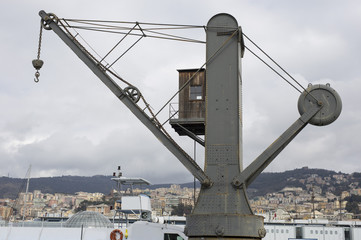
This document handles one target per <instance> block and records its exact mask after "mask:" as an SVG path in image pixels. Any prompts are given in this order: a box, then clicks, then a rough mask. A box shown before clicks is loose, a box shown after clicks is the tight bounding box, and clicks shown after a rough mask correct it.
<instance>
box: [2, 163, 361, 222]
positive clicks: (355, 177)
mask: <svg viewBox="0 0 361 240" xmlns="http://www.w3.org/2000/svg"><path fill="white" fill-rule="evenodd" d="M110 178H111V177H109V176H93V177H71V176H63V177H54V178H41V179H31V180H30V186H31V187H30V188H29V191H28V193H27V194H26V193H25V191H24V188H22V186H21V185H22V184H24V183H25V181H24V179H12V178H6V177H3V178H0V192H1V194H2V195H1V197H0V198H1V199H0V216H1V217H2V218H3V219H10V218H13V219H16V218H18V219H19V218H20V217H21V216H25V217H26V218H28V219H33V218H41V217H45V216H46V217H65V218H67V217H69V216H71V215H72V214H74V213H75V212H77V211H80V210H88V211H98V212H101V213H102V214H104V215H106V216H109V217H111V216H113V214H114V212H113V211H114V208H115V207H116V205H115V202H116V199H117V195H116V191H115V190H114V187H115V184H114V183H112V181H111V180H110ZM59 185H61V186H59ZM19 189H20V190H19ZM21 189H23V190H21ZM7 191H8V192H7ZM198 192H199V188H197V190H196V193H195V192H194V189H193V183H189V184H182V185H179V184H163V185H152V186H146V188H144V187H143V189H140V188H135V189H134V193H135V194H140V193H142V194H146V195H148V196H150V197H151V202H152V210H153V215H156V216H162V215H169V214H172V211H173V213H174V212H177V214H180V212H182V211H179V210H180V209H190V207H191V206H193V205H194V200H195V199H196V198H197V194H198ZM248 192H249V199H250V203H251V206H252V208H253V210H254V212H255V213H258V214H266V216H268V217H269V219H296V218H301V219H305V218H322V219H325V218H326V219H332V220H334V219H340V218H342V219H350V218H358V217H359V214H360V206H361V205H360V204H361V173H352V174H345V173H341V172H339V173H337V172H334V171H328V170H322V169H309V168H307V167H304V168H301V169H295V170H292V171H286V172H282V173H262V174H261V175H260V176H259V178H258V179H257V180H256V181H255V182H254V183H253V184H252V185H251V186H250V188H249V189H248ZM121 194H122V195H127V194H130V189H129V188H123V191H122V193H121ZM10 196H15V197H10ZM189 206H190V207H189ZM174 210H177V211H174Z"/></svg>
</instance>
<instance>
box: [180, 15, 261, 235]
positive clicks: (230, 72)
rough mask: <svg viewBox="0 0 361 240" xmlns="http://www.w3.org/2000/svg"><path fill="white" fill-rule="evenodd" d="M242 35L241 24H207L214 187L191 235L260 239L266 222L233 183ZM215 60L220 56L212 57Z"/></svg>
mask: <svg viewBox="0 0 361 240" xmlns="http://www.w3.org/2000/svg"><path fill="white" fill-rule="evenodd" d="M240 39H242V36H241V32H240V31H239V28H238V23H237V21H236V20H235V19H234V18H233V17H232V16H230V15H228V14H218V15H216V16H214V17H213V18H212V19H210V20H209V22H208V24H207V46H206V57H207V61H208V64H207V70H206V74H207V75H206V79H207V81H206V83H207V86H206V129H205V131H206V132H205V152H206V159H205V172H206V174H207V176H209V177H210V178H211V180H212V182H213V185H212V186H211V187H208V188H204V187H203V188H202V189H201V192H200V194H199V197H198V201H197V204H196V206H195V208H194V211H193V213H192V214H191V215H190V216H189V217H188V218H187V226H186V230H187V235H188V236H189V237H190V239H195V238H197V237H201V236H202V237H207V238H206V239H208V237H238V238H239V237H243V238H245V237H249V238H260V232H263V217H261V216H255V215H253V213H252V210H251V208H250V206H249V203H248V199H247V195H246V193H245V190H244V189H239V188H234V187H233V186H232V180H233V178H234V176H236V175H238V174H240V172H241V170H242V112H241V109H242V108H241V87H242V86H241V85H242V81H241V78H240V76H241V74H240V72H241V69H240V64H241V49H242V47H241V42H242V41H240ZM214 54H216V55H214Z"/></svg>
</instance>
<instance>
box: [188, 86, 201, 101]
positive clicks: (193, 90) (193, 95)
mask: <svg viewBox="0 0 361 240" xmlns="http://www.w3.org/2000/svg"><path fill="white" fill-rule="evenodd" d="M189 100H203V87H202V86H190V88H189Z"/></svg>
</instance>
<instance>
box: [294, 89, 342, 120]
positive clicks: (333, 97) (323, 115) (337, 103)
mask: <svg viewBox="0 0 361 240" xmlns="http://www.w3.org/2000/svg"><path fill="white" fill-rule="evenodd" d="M316 100H317V101H316ZM315 104H321V106H322V108H321V110H320V111H319V112H318V113H317V114H316V115H315V116H314V117H313V118H312V119H311V120H310V121H309V123H311V124H313V125H317V126H324V125H328V124H330V123H332V122H333V121H335V120H336V119H337V118H338V116H340V113H341V109H342V102H341V98H340V96H339V95H338V93H337V92H336V91H335V90H334V89H333V88H331V87H330V85H329V84H326V85H324V84H316V85H309V86H308V88H307V89H306V91H304V92H303V93H302V94H301V96H300V97H299V99H298V112H299V113H300V114H301V115H302V114H303V113H305V112H307V111H308V110H309V109H311V108H312V107H313V106H314V105H315Z"/></svg>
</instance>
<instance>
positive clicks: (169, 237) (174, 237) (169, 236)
mask: <svg viewBox="0 0 361 240" xmlns="http://www.w3.org/2000/svg"><path fill="white" fill-rule="evenodd" d="M164 240H184V239H183V238H182V237H181V236H179V235H178V234H176V233H164Z"/></svg>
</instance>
